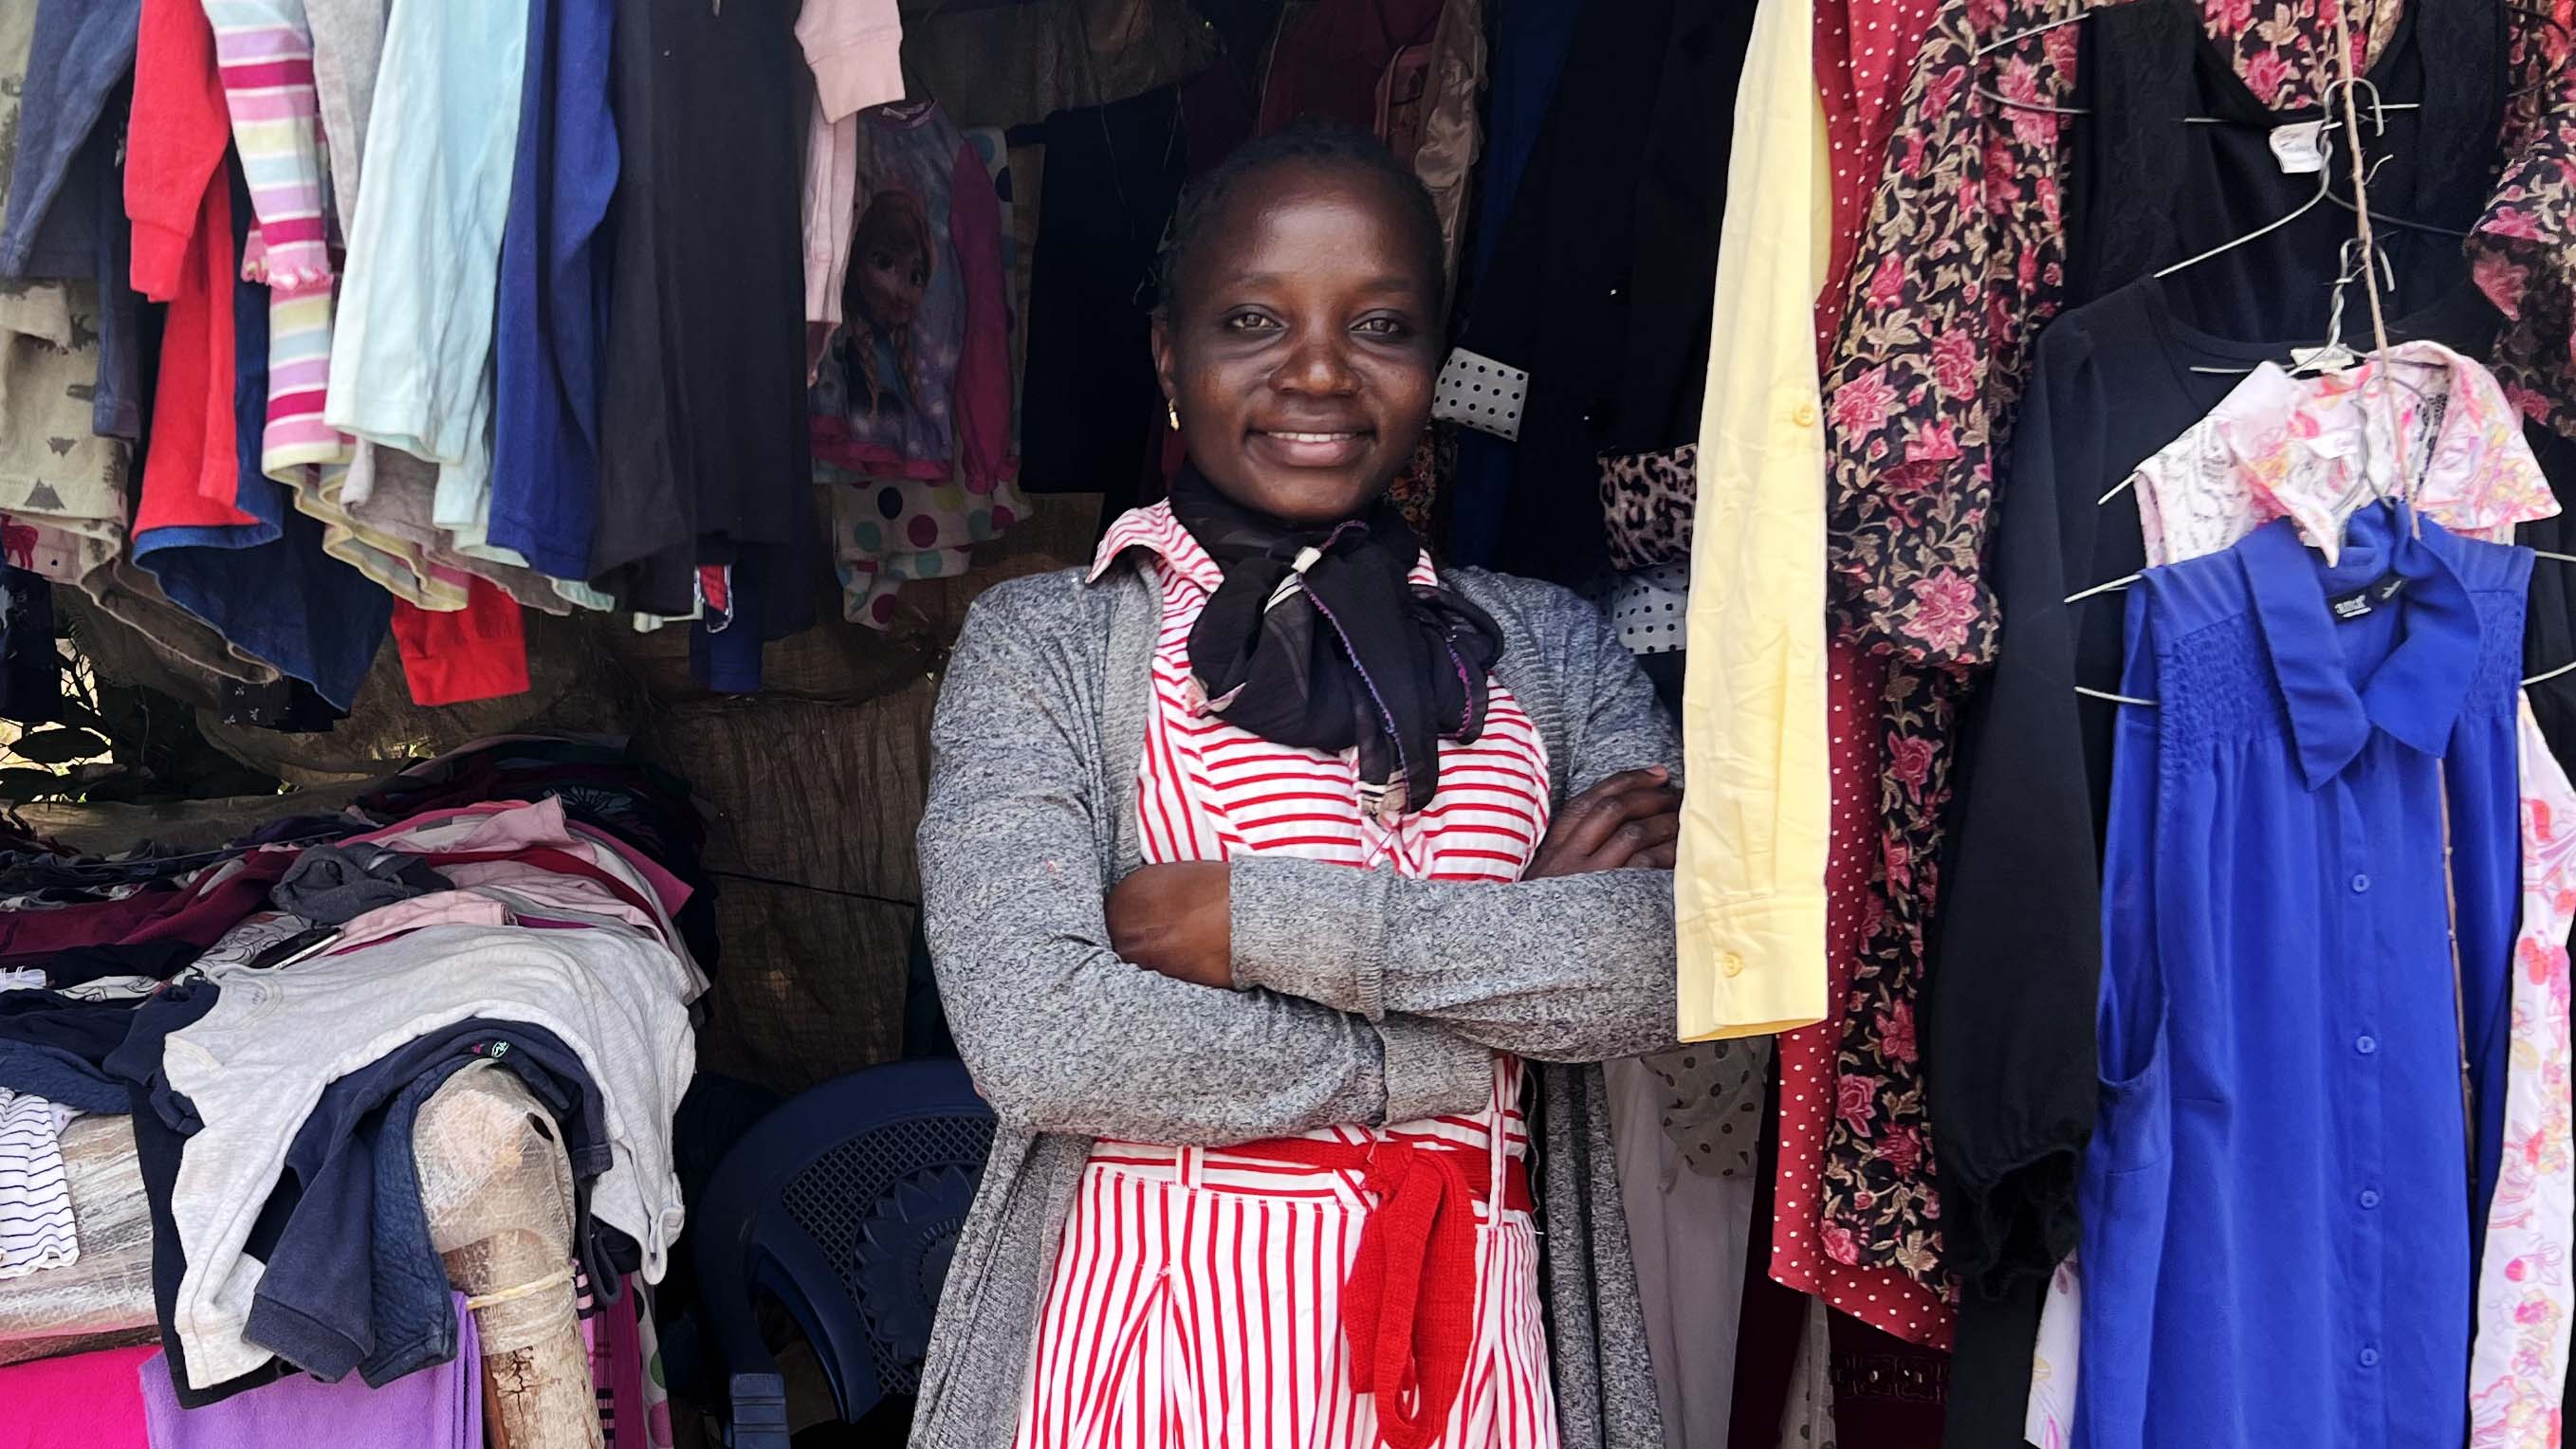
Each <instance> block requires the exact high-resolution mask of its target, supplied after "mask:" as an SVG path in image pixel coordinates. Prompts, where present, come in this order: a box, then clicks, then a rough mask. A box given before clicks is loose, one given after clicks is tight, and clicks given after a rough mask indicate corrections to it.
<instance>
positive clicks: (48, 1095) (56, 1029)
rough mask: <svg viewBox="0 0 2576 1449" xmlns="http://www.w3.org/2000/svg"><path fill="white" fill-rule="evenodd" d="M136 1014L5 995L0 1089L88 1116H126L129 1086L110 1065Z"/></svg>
mask: <svg viewBox="0 0 2576 1449" xmlns="http://www.w3.org/2000/svg"><path fill="white" fill-rule="evenodd" d="M134 1014H135V1003H134V1002H132V1001H74V1000H72V999H71V998H69V997H67V996H63V995H61V994H60V993H58V992H53V991H32V990H30V991H0V1087H6V1088H8V1089H9V1090H10V1091H13V1092H26V1093H29V1094H31V1095H34V1096H38V1097H42V1098H44V1099H45V1100H46V1101H49V1102H56V1103H59V1104H61V1105H63V1106H65V1107H74V1108H78V1109H79V1110H81V1111H83V1112H111V1113H118V1112H123V1111H125V1110H126V1090H125V1084H124V1083H123V1082H121V1081H119V1080H117V1079H116V1078H115V1077H114V1076H112V1075H110V1074H109V1072H108V1071H107V1070H106V1067H105V1063H106V1061H107V1059H108V1057H109V1055H110V1054H111V1053H113V1052H115V1051H116V1050H117V1048H118V1046H119V1045H121V1044H122V1043H123V1042H124V1041H125V1037H126V1032H127V1029H128V1028H130V1027H131V1026H133V1024H134Z"/></svg>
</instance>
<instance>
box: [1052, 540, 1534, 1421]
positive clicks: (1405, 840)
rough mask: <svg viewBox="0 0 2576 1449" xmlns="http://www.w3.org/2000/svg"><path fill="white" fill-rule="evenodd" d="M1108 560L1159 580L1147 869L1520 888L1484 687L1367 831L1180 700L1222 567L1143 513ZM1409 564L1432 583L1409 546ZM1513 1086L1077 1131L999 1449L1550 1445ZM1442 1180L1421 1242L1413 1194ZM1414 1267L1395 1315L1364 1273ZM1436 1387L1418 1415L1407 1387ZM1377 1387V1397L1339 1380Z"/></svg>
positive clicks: (1305, 779) (1526, 782)
mask: <svg viewBox="0 0 2576 1449" xmlns="http://www.w3.org/2000/svg"><path fill="white" fill-rule="evenodd" d="M1132 548H1142V549H1144V550H1147V551H1148V552H1149V553H1150V554H1151V556H1152V557H1151V559H1150V561H1149V563H1148V567H1149V568H1150V569H1151V570H1152V572H1153V574H1154V577H1155V581H1156V583H1157V584H1158V586H1159V587H1160V588H1161V590H1162V595H1163V630H1162V638H1161V641H1160V643H1159V645H1158V646H1157V648H1156V650H1155V653H1154V661H1153V668H1154V693H1155V709H1154V711H1153V713H1152V714H1151V716H1150V717H1149V722H1148V724H1147V726H1146V733H1145V758H1144V760H1143V761H1142V762H1141V764H1140V766H1139V768H1138V771H1137V807H1136V808H1137V814H1138V817H1139V824H1140V826H1141V833H1142V843H1143V852H1144V858H1145V860H1146V862H1147V863H1149V864H1162V863H1170V862H1177V861H1193V860H1227V859H1232V858H1234V857H1236V856H1239V855H1247V854H1270V853H1280V854H1291V855H1298V856H1303V857H1306V858H1308V859H1314V860H1330V861H1337V862H1340V863H1343V864H1346V865H1351V866H1356V867H1360V868H1363V869H1391V870H1395V871H1398V872H1400V873H1402V874H1404V875H1407V876H1413V877H1419V878H1425V879H1434V880H1461V881H1512V880H1518V879H1519V878H1520V876H1521V873H1522V872H1523V871H1524V870H1526V869H1527V868H1528V865H1529V862H1530V859H1531V857H1532V856H1534V855H1535V854H1536V853H1537V850H1538V842H1539V840H1540V838H1541V837H1542V836H1544V835H1545V834H1546V830H1547V821H1548V785H1547V752H1546V748H1545V746H1544V745H1543V744H1542V743H1541V742H1540V740H1539V738H1538V732H1537V730H1536V728H1535V727H1534V726H1533V725H1532V724H1531V723H1530V720H1529V717H1528V715H1527V714H1525V713H1524V712H1523V711H1522V710H1521V708H1520V706H1519V704H1518V703H1517V702H1516V701H1514V700H1513V698H1512V696H1511V694H1510V692H1509V691H1508V690H1506V689H1504V688H1503V687H1502V685H1501V684H1500V682H1496V683H1495V684H1494V685H1493V687H1492V692H1491V698H1490V707H1489V710H1488V723H1487V726H1486V729H1485V732H1484V734H1483V736H1482V737H1481V738H1480V739H1478V740H1477V742H1476V743H1474V744H1469V745H1462V744H1457V743H1454V742H1446V741H1444V742H1443V743H1442V745H1441V753H1440V793H1439V795H1438V796H1437V797H1436V798H1435V800H1434V802H1433V804H1432V806H1431V807H1430V808H1429V809H1427V810H1423V811H1420V812H1418V813H1416V814H1412V815H1408V816H1405V817H1403V818H1402V819H1399V820H1397V821H1394V822H1392V823H1387V822H1381V821H1378V820H1376V819H1374V818H1372V817H1369V816H1366V815H1364V814H1363V812H1362V811H1361V809H1360V803H1359V789H1358V784H1359V782H1358V776H1357V771H1356V769H1355V767H1354V764H1353V761H1352V760H1351V758H1350V757H1349V756H1347V755H1333V754H1326V753H1324V752H1322V751H1318V750H1300V749H1292V748H1288V747H1285V746H1280V745H1275V744H1272V743H1270V742H1268V741H1266V740H1262V739H1259V738H1257V737H1255V736H1253V735H1251V734H1249V733H1247V732H1245V731H1243V730H1241V729H1239V728H1236V727H1235V726H1232V725H1229V724H1226V723H1225V722H1223V721H1222V720H1218V719H1216V718H1214V717H1213V716H1211V715H1208V714H1207V713H1206V712H1205V695H1204V693H1203V692H1202V691H1201V690H1200V689H1199V688H1198V686H1197V683H1196V681H1195V680H1194V678H1193V677H1192V675H1191V672H1190V667H1189V632H1190V627H1191V625H1192V624H1194V623H1195V622H1196V621H1197V619H1198V616H1199V613H1200V611H1201V610H1203V609H1204V608H1205V607H1206V605H1207V601H1208V597H1209V595H1211V594H1212V593H1214V592H1215V590H1216V587H1217V585H1218V584H1219V583H1220V582H1222V579H1223V574H1222V571H1221V570H1220V569H1219V568H1218V567H1217V565H1216V561H1215V560H1214V559H1212V558H1210V557H1209V556H1208V554H1207V552H1206V551H1205V550H1204V549H1202V548H1200V547H1199V545H1198V542H1197V540H1195V539H1193V538H1192V537H1190V535H1189V533H1188V531H1187V530H1185V529H1183V528H1182V527H1181V526H1180V524H1179V523H1178V522H1177V521H1175V520H1174V519H1173V517H1172V515H1171V511H1170V509H1169V508H1168V507H1166V506H1164V505H1160V504H1158V505H1155V506H1154V507H1151V508H1142V509H1137V510H1135V511H1133V512H1130V513H1128V514H1126V515H1125V516H1123V517H1122V518H1120V519H1119V520H1118V522H1117V523H1116V524H1115V525H1114V526H1113V527H1112V528H1111V529H1110V531H1109V534H1108V536H1107V537H1106V538H1105V539H1103V540H1102V542H1101V546H1100V552H1099V555H1098V558H1097V560H1096V562H1095V564H1094V569H1093V572H1094V576H1095V577H1096V576H1097V575H1098V574H1099V573H1100V572H1102V571H1105V570H1106V569H1107V568H1108V567H1109V566H1110V564H1111V563H1113V562H1114V561H1115V560H1116V559H1117V558H1118V557H1119V556H1120V555H1121V554H1123V553H1125V552H1126V551H1128V550H1129V549H1132ZM1414 577H1415V578H1416V579H1417V580H1419V581H1422V582H1426V583H1427V582H1429V581H1430V580H1431V578H1432V574H1431V567H1430V563H1429V561H1428V560H1427V559H1426V560H1424V561H1423V562H1422V563H1421V564H1419V565H1417V566H1416V568H1415V571H1414ZM1521 1079H1522V1069H1521V1064H1520V1062H1519V1061H1518V1060H1517V1059H1516V1058H1513V1057H1509V1056H1502V1055H1497V1056H1496V1058H1495V1062H1494V1092H1493V1096H1492V1097H1491V1099H1490V1100H1489V1101H1488V1102H1487V1104H1486V1106H1485V1109H1484V1110H1483V1111H1482V1112H1479V1113H1477V1114H1474V1115H1472V1116H1457V1117H1442V1118H1436V1119H1432V1120H1428V1121H1421V1122H1408V1123H1403V1124H1399V1125H1396V1126H1391V1127H1387V1128H1383V1129H1375V1130H1372V1129H1370V1128H1367V1127H1363V1126H1357V1125H1354V1126H1345V1127H1332V1128H1326V1129H1323V1130H1321V1131H1316V1132H1310V1133H1306V1134H1304V1135H1302V1136H1299V1137H1294V1138H1280V1139H1275V1140H1272V1141H1266V1142H1251V1143H1243V1144H1239V1145H1237V1146H1234V1147H1227V1148H1216V1149H1202V1148H1179V1147H1165V1146H1157V1145H1153V1144H1146V1143H1134V1142H1113V1141H1103V1142H1101V1143H1099V1144H1098V1145H1097V1146H1095V1147H1094V1148H1093V1150H1092V1155H1091V1166H1090V1170H1089V1172H1088V1173H1087V1174H1086V1175H1085V1178H1084V1181H1083V1185H1082V1190H1081V1193H1080V1195H1079V1196H1078V1197H1077V1199H1076V1201H1075V1204H1074V1208H1073V1212H1072V1215H1071V1216H1070V1218H1069V1219H1068V1220H1067V1222H1066V1224H1065V1229H1064V1238H1063V1241H1062V1243H1061V1245H1060V1247H1059V1248H1058V1251H1057V1256H1056V1262H1055V1269H1054V1274H1053V1277H1052V1278H1051V1280H1050V1282H1049V1284H1048V1287H1047V1294H1046V1303H1045V1307H1044V1311H1043V1313H1042V1314H1041V1317H1040V1319H1039V1324H1038V1336H1037V1343H1036V1346H1035V1356H1034V1360H1033V1363H1032V1366H1031V1372H1030V1376H1029V1391H1028V1396H1027V1399H1026V1401H1025V1403H1024V1405H1023V1407H1022V1410H1021V1415H1020V1428H1019V1435H1018V1438H1017V1441H1016V1445H1017V1449H1165V1446H1185V1449H1377V1446H1378V1445H1379V1444H1380V1443H1381V1442H1384V1443H1386V1444H1389V1445H1393V1446H1396V1449H1427V1446H1431V1445H1437V1446H1440V1449H1555V1446H1556V1444H1557V1442H1558V1440H1557V1426H1556V1404H1555V1397H1554V1393H1553V1390H1552V1389H1551V1387H1550V1382H1549V1378H1548V1367H1547V1339H1546V1335H1545V1332H1544V1330H1543V1328H1542V1324H1541V1315H1540V1307H1539V1297H1538V1239H1537V1234H1536V1232H1535V1229H1534V1227H1533V1224H1532V1221H1531V1217H1530V1197H1529V1183H1528V1176H1527V1172H1526V1166H1525V1164H1526V1161H1527V1158H1528V1155H1529V1131H1528V1126H1527V1124H1526V1122H1525V1121H1524V1120H1523V1117H1522V1114H1521V1109H1520V1091H1521ZM1444 1196H1445V1202H1444V1204H1443V1206H1442V1207H1441V1208H1440V1209H1439V1210H1437V1211H1436V1212H1434V1213H1432V1214H1430V1218H1431V1222H1432V1224H1433V1225H1432V1226H1430V1227H1429V1228H1428V1230H1427V1231H1426V1230H1425V1229H1424V1223H1423V1214H1421V1213H1419V1212H1416V1211H1415V1209H1416V1208H1418V1207H1420V1206H1421V1205H1422V1204H1424V1203H1425V1202H1428V1201H1430V1200H1432V1199H1434V1198H1441V1197H1444ZM1381 1216H1382V1218H1383V1221H1381V1222H1380V1223H1379V1224H1378V1227H1377V1228H1376V1229H1375V1230H1374V1231H1373V1230H1372V1229H1371V1226H1370V1224H1371V1221H1372V1218H1373V1217H1381ZM1364 1248H1365V1251H1364ZM1416 1282H1419V1283H1420V1284H1421V1285H1422V1289H1421V1301H1420V1304H1419V1306H1418V1307H1417V1308H1416V1309H1415V1310H1414V1312H1413V1313H1412V1314H1411V1315H1410V1317H1411V1319H1412V1321H1411V1323H1410V1324H1409V1325H1408V1324H1407V1323H1406V1322H1405V1321H1404V1320H1405V1319H1406V1317H1407V1316H1408V1315H1406V1314H1405V1313H1403V1312H1402V1311H1401V1309H1400V1308H1398V1307H1395V1306H1393V1305H1391V1304H1390V1301H1389V1300H1388V1299H1387V1298H1386V1296H1385V1294H1384V1292H1383V1291H1382V1289H1383V1286H1384V1284H1386V1283H1401V1284H1403V1285H1405V1286H1406V1287H1408V1288H1409V1287H1410V1286H1411V1285H1412V1284H1414V1283H1416ZM1400 1296H1401V1295H1399V1297H1400ZM1346 1320H1347V1321H1346ZM1354 1326H1357V1327H1358V1329H1359V1330H1360V1331H1358V1332H1352V1331H1351V1329H1352V1328H1353V1327H1354ZM1452 1382H1454V1383H1455V1385H1456V1390H1455V1397H1454V1400H1453V1401H1452V1402H1451V1403H1450V1405H1449V1408H1448V1411H1447V1412H1446V1414H1445V1415H1440V1414H1438V1413H1437V1410H1436V1406H1435V1404H1433V1403H1431V1402H1427V1401H1426V1390H1427V1391H1428V1392H1429V1393H1430V1394H1432V1395H1435V1396H1436V1395H1437V1394H1438V1392H1439V1391H1440V1388H1441V1387H1442V1386H1443V1385H1445V1384H1446V1383H1452ZM1379 1383H1385V1384H1388V1385H1390V1386H1392V1387H1393V1388H1394V1389H1395V1392H1394V1393H1392V1394H1391V1395H1386V1394H1380V1393H1376V1392H1367V1391H1364V1390H1367V1389H1374V1388H1375V1387H1376V1386H1377V1385H1378V1384H1379ZM1382 1416H1383V1418H1384V1422H1381V1418H1382Z"/></svg>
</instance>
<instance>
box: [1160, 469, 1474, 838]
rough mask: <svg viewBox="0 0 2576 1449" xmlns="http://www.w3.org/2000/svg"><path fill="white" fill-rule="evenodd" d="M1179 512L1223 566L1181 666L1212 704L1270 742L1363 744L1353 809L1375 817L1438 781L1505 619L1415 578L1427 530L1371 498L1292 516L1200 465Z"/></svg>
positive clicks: (1470, 713)
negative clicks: (1308, 518) (1344, 510)
mask: <svg viewBox="0 0 2576 1449" xmlns="http://www.w3.org/2000/svg"><path fill="white" fill-rule="evenodd" d="M1171 501H1172V513H1173V516H1174V517H1176V518H1177V519H1179V520H1180V523H1181V526H1182V527H1184V528H1187V529H1188V530H1189V531H1190V535H1191V537H1193V538H1196V539H1197V540H1198V542H1199V546H1200V547H1202V548H1204V549H1206V550H1207V551H1208V553H1209V554H1210V555H1211V556H1213V557H1214V558H1215V559H1216V562H1217V565H1218V567H1220V568H1222V569H1223V570H1224V571H1225V583H1224V584H1223V585H1222V586H1221V587H1219V588H1218V589H1217V591H1216V594H1215V596H1214V597H1212V598H1210V599H1209V600H1208V606H1207V610H1206V612H1204V613H1202V614H1200V615H1199V619H1198V623H1197V624H1196V625H1195V626H1193V627H1192V628H1191V630H1190V667H1191V669H1192V671H1193V672H1194V673H1196V674H1197V676H1198V680H1199V684H1200V687H1201V688H1203V689H1205V690H1206V691H1207V695H1208V700H1209V708H1210V710H1211V711H1212V712H1213V713H1215V714H1216V715H1217V716H1218V717H1219V718H1221V719H1223V720H1225V721H1226V722H1228V723H1230V724H1234V725H1238V726H1240V727H1242V728H1243V729H1246V730H1249V731H1251V732H1252V733H1254V734H1256V735H1259V736H1261V737H1262V738H1263V739H1266V740H1270V741H1273V742H1275V743H1278V744H1283V745H1292V746H1296V747H1298V748H1301V749H1320V750H1336V751H1338V750H1347V749H1352V748H1354V747H1356V748H1357V750H1358V766H1359V780H1360V789H1361V793H1362V799H1361V804H1362V808H1364V809H1367V810H1369V811H1371V812H1372V813H1374V814H1375V815H1376V816H1377V817H1378V818H1379V819H1381V820H1392V819H1394V818H1396V817H1398V816H1400V815H1403V814H1405V813H1408V812H1410V811H1415V810H1419V809H1421V808H1422V807H1423V806H1425V805H1427V804H1429V803H1430V802H1431V798H1432V796H1433V795H1435V794H1437V793H1438V791H1439V789H1440V741H1442V740H1444V739H1448V740H1457V741H1460V742H1462V743H1472V742H1473V741H1474V740H1475V739H1476V737H1477V736H1478V735H1480V734H1481V733H1483V731H1484V727H1485V704H1486V692H1487V674H1488V672H1489V671H1490V670H1491V669H1492V668H1493V665H1494V661H1495V660H1496V659H1497V658H1499V657H1501V655H1502V652H1503V635H1502V629H1501V628H1500V627H1499V626H1498V625H1496V624H1495V622H1494V620H1493V618H1492V617H1491V616H1490V615H1488V614H1487V613H1486V612H1485V611H1484V610H1482V609H1479V608H1477V607H1476V606H1475V605H1474V604H1471V603H1469V602H1468V601H1467V600H1465V599H1463V598H1461V597H1459V596H1458V595H1457V594H1455V593H1452V592H1450V591H1449V590H1447V589H1444V588H1426V587H1418V586H1416V585H1415V584H1414V583H1413V581H1412V578H1411V574H1412V571H1413V566H1414V563H1415V562H1416V561H1417V560H1418V559H1419V558H1420V557H1421V554H1422V545H1421V542H1420V541H1419V540H1418V539H1416V538H1415V537H1414V534H1413V530H1412V529H1411V528H1409V527H1407V526H1406V525H1405V522H1404V518H1403V516H1402V515H1401V514H1400V513H1398V512H1397V511H1396V509H1395V506H1394V505H1393V504H1391V503H1387V502H1385V501H1384V500H1380V501H1379V502H1378V503H1376V504H1375V505H1373V506H1372V507H1371V508H1370V509H1369V510H1368V512H1366V513H1365V514H1363V515H1361V516H1360V517H1358V518H1354V519H1348V520H1345V521H1343V522H1341V523H1337V524H1332V525H1328V526H1326V527H1322V528H1291V527H1288V526H1285V525H1283V524H1279V523H1276V522H1274V521H1272V520H1270V519H1267V518H1263V517H1261V516H1260V515H1258V514H1255V513H1252V512H1249V511H1247V510H1245V509H1242V508H1239V507H1237V506H1235V505H1234V504H1233V503H1231V502H1228V501H1227V500H1226V499H1225V498H1224V497H1223V496H1222V495H1220V494H1219V493H1218V492H1217V491H1216V488H1215V486H1214V485H1212V484H1210V483H1209V482H1208V481H1207V480H1206V479H1205V478H1204V477H1202V476H1200V474H1199V473H1198V471H1197V470H1196V469H1195V468H1191V467H1189V466H1188V465H1186V464H1185V465H1183V467H1182V470H1181V475H1180V476H1179V477H1178V478H1176V479H1174V480H1173V482H1172V490H1171Z"/></svg>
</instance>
